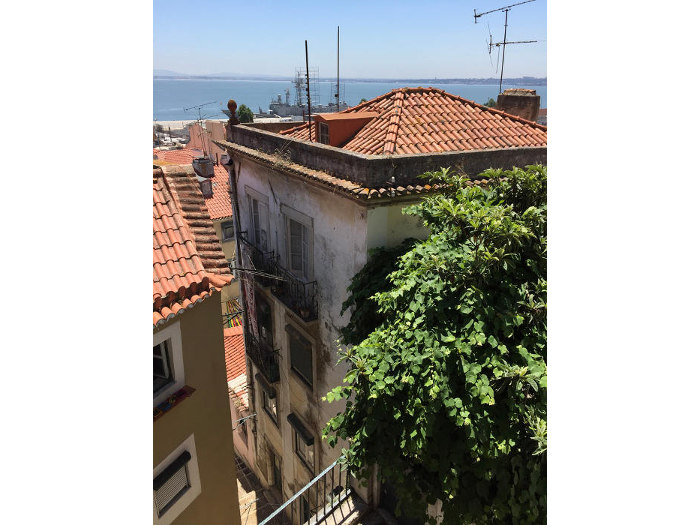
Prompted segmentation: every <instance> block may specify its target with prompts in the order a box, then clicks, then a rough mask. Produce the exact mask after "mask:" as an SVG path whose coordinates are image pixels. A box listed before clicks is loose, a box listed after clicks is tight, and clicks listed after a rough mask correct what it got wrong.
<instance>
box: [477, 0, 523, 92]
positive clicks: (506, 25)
mask: <svg viewBox="0 0 700 525" xmlns="http://www.w3.org/2000/svg"><path fill="white" fill-rule="evenodd" d="M534 1H535V0H525V1H524V2H518V3H517V4H511V5H507V6H505V7H499V8H497V9H491V11H484V12H483V13H477V12H476V9H474V23H475V24H476V19H477V18H479V17H481V16H484V15H487V14H489V13H496V12H498V11H504V12H505V13H506V21H505V24H504V25H503V42H498V43H496V44H494V43H492V42H489V54H491V48H492V47H499V46H503V56H502V57H501V80H500V81H499V83H498V93H499V94H500V93H501V92H502V87H503V66H504V64H505V62H506V45H507V44H532V43H534V42H537V40H519V41H514V42H508V41H506V34H507V32H508V11H510V10H511V8H513V7H515V6H516V5H522V4H529V3H530V2H534Z"/></svg>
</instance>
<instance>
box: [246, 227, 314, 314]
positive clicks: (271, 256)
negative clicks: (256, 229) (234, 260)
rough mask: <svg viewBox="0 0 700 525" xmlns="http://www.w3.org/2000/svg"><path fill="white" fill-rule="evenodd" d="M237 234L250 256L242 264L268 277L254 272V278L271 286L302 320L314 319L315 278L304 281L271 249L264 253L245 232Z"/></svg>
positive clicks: (273, 291) (262, 283) (276, 294)
mask: <svg viewBox="0 0 700 525" xmlns="http://www.w3.org/2000/svg"><path fill="white" fill-rule="evenodd" d="M238 236H239V238H240V239H241V242H242V243H243V244H244V245H245V246H246V250H245V251H246V252H247V254H248V255H247V257H249V258H250V260H249V261H244V262H243V265H244V266H246V267H248V266H252V269H254V270H257V271H259V272H263V273H264V274H267V276H266V275H260V274H255V275H254V277H255V280H256V281H257V282H259V283H260V284H261V285H263V286H266V287H267V286H270V287H272V293H273V294H274V295H275V297H277V298H278V299H279V300H280V301H282V302H283V303H284V304H285V305H286V306H287V308H289V309H290V310H292V311H294V313H296V314H297V315H298V316H299V317H301V318H302V319H303V320H304V321H307V322H308V321H313V320H314V319H317V318H318V283H317V282H316V281H311V282H308V283H307V282H304V281H302V280H301V279H299V278H298V277H297V276H295V275H294V274H293V273H291V272H290V271H289V270H287V269H286V268H285V267H284V266H283V265H282V263H281V262H280V258H279V255H276V254H275V252H274V251H270V252H263V251H262V250H260V249H259V248H258V247H257V246H255V245H254V244H253V243H252V242H250V241H249V240H248V233H247V232H245V231H242V232H239V234H238ZM272 276H274V277H272ZM275 277H277V278H275Z"/></svg>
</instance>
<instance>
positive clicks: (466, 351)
mask: <svg viewBox="0 0 700 525" xmlns="http://www.w3.org/2000/svg"><path fill="white" fill-rule="evenodd" d="M426 175H427V176H428V178H429V179H430V180H431V183H432V184H438V185H442V187H443V188H444V192H443V193H441V194H436V195H433V196H430V197H427V198H426V199H424V200H423V201H422V202H421V203H420V204H417V205H414V206H411V207H409V208H407V209H406V210H404V212H405V213H408V214H413V215H417V216H419V217H421V218H422V220H423V222H424V224H425V226H426V227H427V228H428V229H429V231H430V235H429V237H428V238H427V239H426V240H425V241H417V242H415V243H414V244H413V246H412V248H411V249H409V250H408V251H407V252H406V253H405V254H404V255H402V256H401V257H400V259H399V261H398V263H397V265H396V268H397V269H396V271H394V272H392V273H391V274H389V277H388V279H389V282H390V284H389V286H388V287H386V288H385V289H384V290H383V291H380V292H379V293H377V294H375V295H373V296H372V297H373V300H374V301H375V302H376V309H377V318H376V323H377V324H376V325H375V326H372V327H370V328H369V329H370V330H372V331H371V333H369V335H368V336H367V337H365V338H364V339H363V340H362V341H361V342H359V344H357V345H356V346H351V347H349V348H348V349H346V350H344V351H341V356H342V357H341V360H345V361H347V363H348V364H349V365H350V370H349V372H348V373H347V375H346V376H345V378H344V381H343V384H342V385H341V386H339V387H337V388H335V389H333V390H332V391H331V392H329V393H328V395H327V396H326V398H327V400H328V401H330V402H333V401H335V400H345V403H346V405H345V410H344V411H343V412H342V413H339V414H338V415H337V416H335V417H334V418H332V419H331V420H330V421H329V423H328V425H327V427H326V429H325V430H324V436H325V437H326V438H327V439H328V441H329V443H330V444H331V445H332V446H335V444H336V442H337V439H338V438H342V439H347V440H348V442H349V448H348V450H344V454H345V457H346V461H347V463H348V464H349V466H350V468H351V470H352V471H353V472H354V473H356V474H357V476H358V477H359V478H360V479H363V478H367V477H368V476H369V473H370V470H371V469H370V467H371V466H373V465H378V466H379V469H380V475H381V477H382V479H383V480H385V481H388V482H389V483H390V484H391V485H392V486H393V487H394V489H395V491H396V494H397V497H398V500H399V505H398V509H397V512H398V513H403V514H407V515H413V516H416V515H418V516H423V517H424V518H425V519H427V515H426V514H425V511H426V508H427V505H428V504H431V503H434V502H435V501H437V500H438V499H439V500H441V501H442V514H443V520H444V521H443V523H444V524H445V525H452V524H455V525H456V524H463V523H477V524H486V523H543V522H544V521H545V520H546V454H544V452H545V451H546V447H547V422H546V389H547V365H546V357H547V353H546V336H547V326H546V294H547V281H546V253H547V234H546V227H547V206H546V189H547V172H546V168H544V167H542V166H528V167H527V168H526V169H525V170H523V169H513V170H512V171H505V172H504V171H500V170H487V171H486V172H484V173H483V176H486V177H490V178H491V179H492V180H491V183H490V184H489V185H487V186H486V187H483V186H474V185H470V184H469V183H468V182H467V181H466V180H465V179H464V178H463V177H460V176H456V175H453V174H451V173H449V171H448V170H442V172H437V173H432V174H426ZM368 264H373V261H370V262H369V263H368ZM379 288H381V286H379ZM351 292H352V290H351ZM353 293H355V294H356V293H357V290H355V291H354V292H353ZM362 293H364V294H365V295H366V293H367V292H366V290H365V291H363V292H362ZM354 331H355V332H357V334H361V327H356V328H355V329H354ZM352 335H353V334H346V335H345V336H344V339H345V340H346V341H350V340H351V337H352Z"/></svg>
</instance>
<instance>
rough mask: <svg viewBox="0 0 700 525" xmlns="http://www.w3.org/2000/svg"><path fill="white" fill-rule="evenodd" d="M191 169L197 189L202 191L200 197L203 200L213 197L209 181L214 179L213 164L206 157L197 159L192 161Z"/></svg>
mask: <svg viewBox="0 0 700 525" xmlns="http://www.w3.org/2000/svg"><path fill="white" fill-rule="evenodd" d="M192 168H194V173H195V175H197V181H198V182H199V187H200V189H201V190H202V195H204V198H205V199H208V198H211V197H213V196H214V191H213V188H212V183H211V182H212V181H211V179H212V178H213V177H214V164H213V163H212V161H211V159H210V158H208V157H198V158H196V159H192Z"/></svg>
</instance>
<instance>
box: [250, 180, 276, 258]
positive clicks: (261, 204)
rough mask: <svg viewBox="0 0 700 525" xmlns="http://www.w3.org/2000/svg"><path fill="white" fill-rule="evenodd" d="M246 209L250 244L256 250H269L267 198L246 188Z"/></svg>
mask: <svg viewBox="0 0 700 525" xmlns="http://www.w3.org/2000/svg"><path fill="white" fill-rule="evenodd" d="M246 192H247V193H248V208H249V209H250V242H252V243H253V244H254V245H255V246H257V247H258V249H260V250H262V251H264V252H266V251H269V250H270V219H269V208H268V206H267V197H265V196H264V195H263V194H261V193H258V192H257V191H255V190H253V189H251V188H248V187H246Z"/></svg>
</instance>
